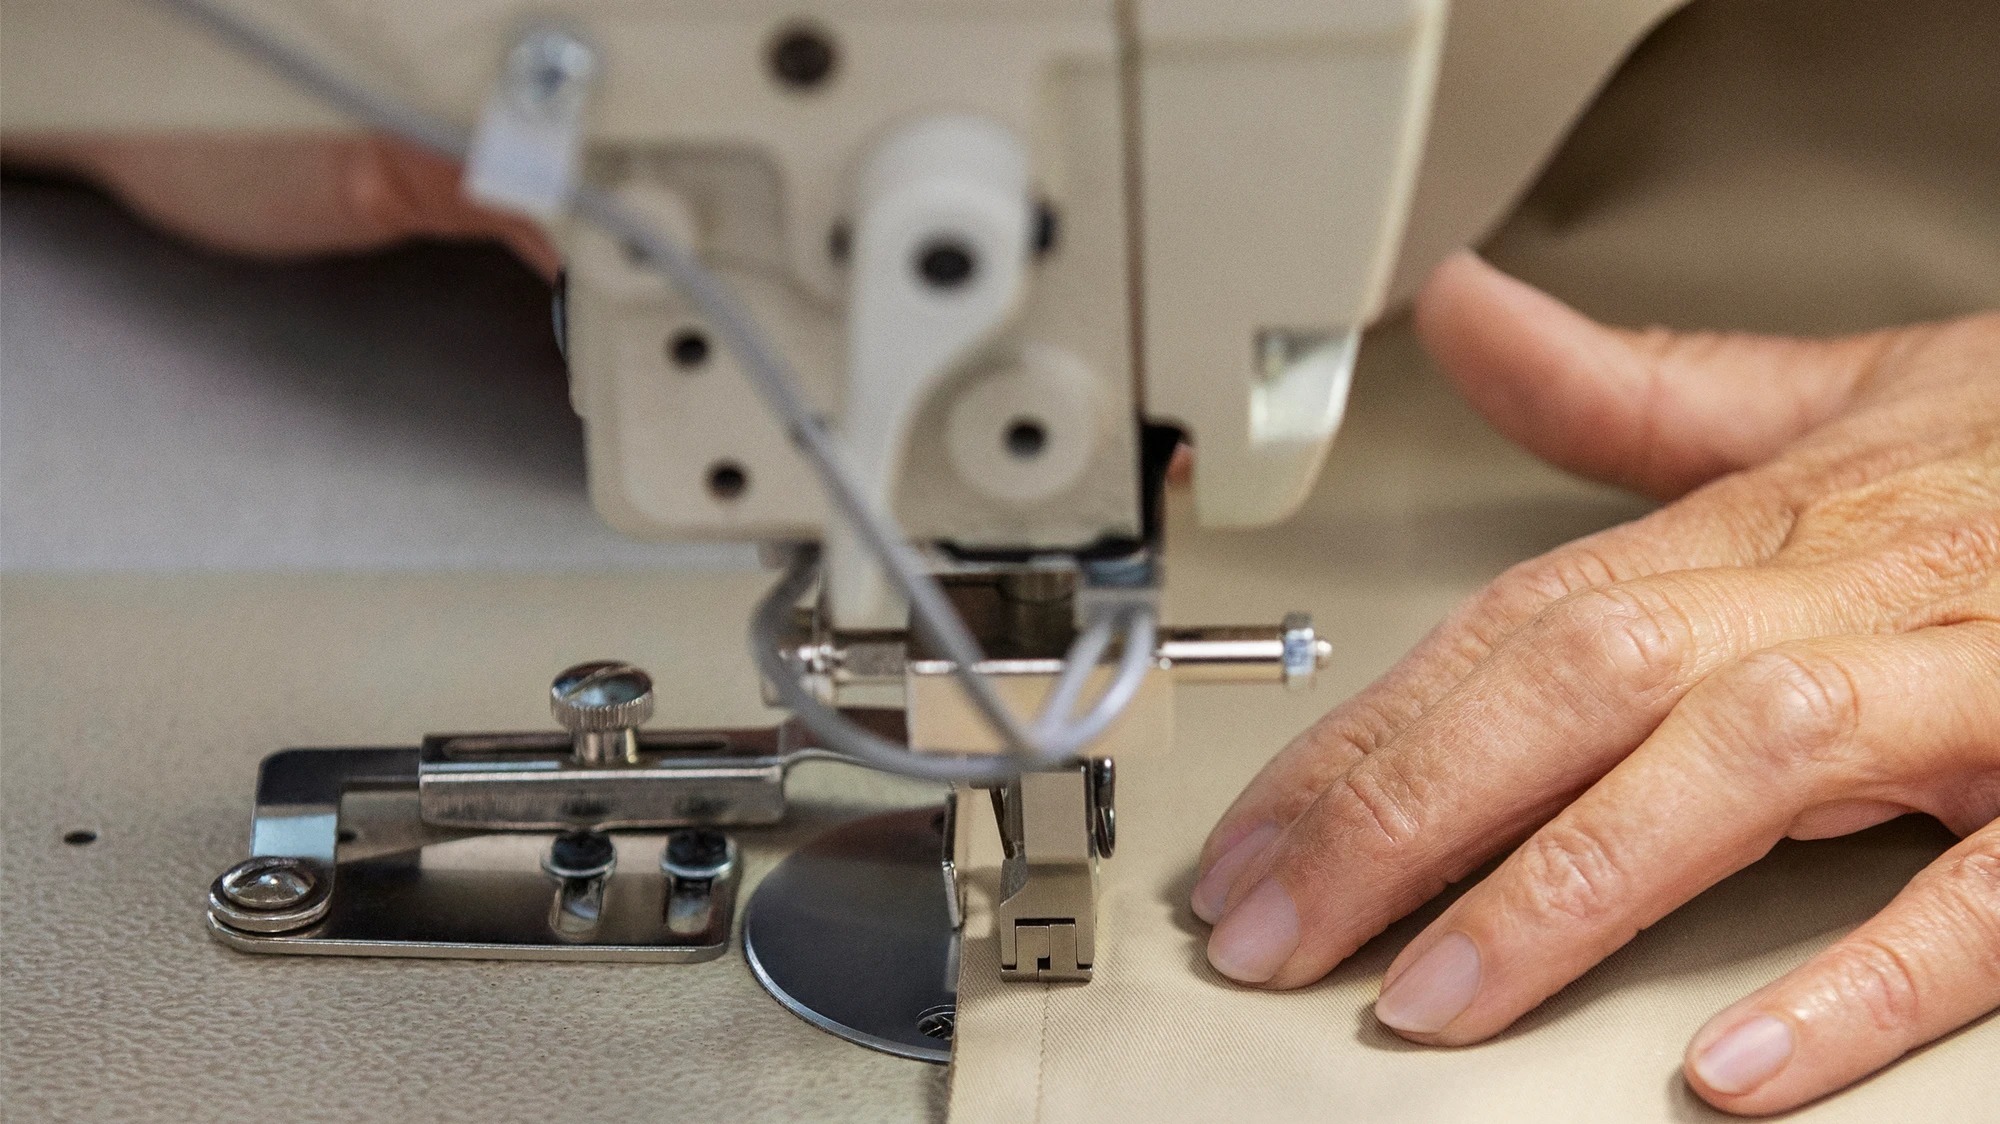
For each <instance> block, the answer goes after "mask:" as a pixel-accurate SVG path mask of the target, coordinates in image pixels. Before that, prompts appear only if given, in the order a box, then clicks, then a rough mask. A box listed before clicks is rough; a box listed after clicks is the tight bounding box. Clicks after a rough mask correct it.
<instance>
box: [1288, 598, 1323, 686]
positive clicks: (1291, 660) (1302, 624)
mask: <svg viewBox="0 0 2000 1124" xmlns="http://www.w3.org/2000/svg"><path fill="white" fill-rule="evenodd" d="M1280 627H1282V628H1283V629H1284V661H1285V665H1284V673H1285V686H1286V687H1290V688H1298V687H1310V686H1312V682H1313V678H1314V677H1315V676H1316V675H1317V674H1318V673H1319V669H1320V668H1322V667H1325V666H1326V664H1327V661H1328V660H1330V659H1332V658H1333V645H1332V644H1330V643H1328V642H1326V641H1325V640H1322V639H1320V637H1319V634H1318V633H1316V632H1314V631H1313V619H1312V615H1311V614H1309V613H1287V614H1285V623H1284V624H1283V625H1282V626H1280Z"/></svg>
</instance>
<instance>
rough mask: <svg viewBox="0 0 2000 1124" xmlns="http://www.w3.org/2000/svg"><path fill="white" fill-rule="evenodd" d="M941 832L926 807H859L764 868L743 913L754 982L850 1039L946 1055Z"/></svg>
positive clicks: (947, 932)
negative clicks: (852, 816)
mask: <svg viewBox="0 0 2000 1124" xmlns="http://www.w3.org/2000/svg"><path fill="white" fill-rule="evenodd" d="M943 830H944V815H943V813H942V812H941V811H939V810H938V809H936V808H920V809H916V810H913V811H905V812H891V813H887V814H884V815H879V816H870V817H868V818H866V819H861V820H855V821H853V822H852V823H848V824H844V825H842V826H840V827H838V828H835V829H833V830H832V831H829V832H827V833H826V834H825V835H822V836H820V837H819V838H818V839H815V840H814V841H813V842H811V843H809V844H807V845H806V846H804V847H802V848H800V849H799V850H797V851H795V852H793V853H792V854H791V855H790V856H789V857H788V858H786V859H785V861H784V862H782V863H780V864H779V865H778V866H777V868H776V869H774V870H772V871H771V872H770V873H769V874H767V875H765V877H764V880H763V881H762V882H761V883H759V884H758V887H757V890H756V892H755V893H754V894H752V895H751V897H750V904H749V906H748V907H747V908H746V909H745V910H744V915H743V953H744V956H745V957H746V958H747V959H748V960H749V961H750V970H751V971H752V972H753V973H755V974H756V976H757V980H758V982H759V983H762V984H763V985H764V988H765V990H767V991H769V992H770V993H771V994H772V995H773V996H775V997H776V998H777V1000H778V1002H780V1003H783V1004H784V1005H785V1006H786V1007H788V1008H790V1009H791V1011H792V1012H793V1013H794V1014H797V1015H798V1016H799V1017H800V1018H803V1019H805V1020H806V1021H807V1022H810V1023H812V1024H813V1025H815V1026H818V1027H820V1028H822V1029H824V1030H827V1031H831V1032H832V1033H834V1034H837V1035H839V1036H840V1037H842V1038H845V1039H847V1040H848V1041H850V1042H858V1043H860V1044H861V1045H864V1046H869V1047H872V1048H874V1049H877V1050H883V1051H886V1052H888V1053H891V1054H896V1055H899V1056H901V1057H906V1058H917V1059H920V1060H923V1061H931V1062H948V1061H950V1060H951V1030H952V1020H953V1016H954V1013H955V1011H956V1005H957V989H958V948H959V945H958V931H957V930H956V929H954V928H953V927H952V922H951V914H950V911H949V908H948V902H949V900H950V899H949V890H948V888H947V885H946V882H945V874H944V868H943V865H942V861H941V860H942V857H943V848H944V837H943Z"/></svg>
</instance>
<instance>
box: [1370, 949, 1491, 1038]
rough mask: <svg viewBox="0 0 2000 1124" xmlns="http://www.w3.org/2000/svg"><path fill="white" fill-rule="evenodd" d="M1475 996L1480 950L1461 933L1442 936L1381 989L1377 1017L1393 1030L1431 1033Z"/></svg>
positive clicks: (1460, 1011) (1458, 1013)
mask: <svg viewBox="0 0 2000 1124" xmlns="http://www.w3.org/2000/svg"><path fill="white" fill-rule="evenodd" d="M1478 994H1479V947H1478V946H1477V945H1475V944H1473V943H1472V938H1471V937H1468V936H1466V935H1465V934H1464V933H1446V934H1445V936H1444V938H1443V939H1442V940H1440V941H1438V943H1436V944H1434V945H1432V946H1431V950H1430V951H1429V952H1426V953H1424V954H1423V955H1422V956H1420V957H1418V958H1417V962H1416V963H1415V964H1412V965H1410V966H1409V967H1408V968H1405V969H1403V974H1402V975H1400V976H1397V977H1396V980H1395V982H1394V983H1392V984H1390V985H1389V986H1388V987H1386V988H1384V989H1383V991H1382V994H1381V996H1379V997H1378V998H1377V999H1376V1000H1375V1017H1376V1018H1378V1019H1380V1020H1381V1021H1382V1022H1383V1023H1384V1024H1386V1025H1387V1026H1390V1027H1392V1028H1394V1029H1396V1030H1401V1031H1407V1032H1408V1033H1411V1034H1431V1033H1434V1032H1436V1031H1440V1030H1443V1029H1444V1028H1445V1027H1446V1026H1448V1025H1449V1024H1450V1023H1451V1020H1453V1019H1455V1018H1457V1017H1458V1016H1459V1015H1460V1014H1462V1013H1464V1011H1465V1009H1466V1008H1467V1007H1470V1006H1472V998H1473V996H1475V995H1478Z"/></svg>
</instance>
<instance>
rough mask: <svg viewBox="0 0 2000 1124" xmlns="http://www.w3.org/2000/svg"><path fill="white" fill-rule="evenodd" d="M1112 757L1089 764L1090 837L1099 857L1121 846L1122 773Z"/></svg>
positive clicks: (1106, 855)
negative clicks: (1120, 782)
mask: <svg viewBox="0 0 2000 1124" xmlns="http://www.w3.org/2000/svg"><path fill="white" fill-rule="evenodd" d="M1117 768H1118V767H1117V765H1115V764H1114V763H1113V762H1112V760H1111V758H1109V757H1096V758H1092V759H1091V760H1090V761H1089V762H1088V763H1087V764H1086V765H1085V766H1084V769H1085V775H1086V776H1087V777H1089V779H1090V840H1091V844H1092V845H1093V846H1095V847H1096V848H1097V855H1098V857H1099V858H1104V859H1108V858H1110V857H1111V853H1112V852H1113V851H1115V850H1117V849H1118V803H1117V797H1118V773H1117Z"/></svg>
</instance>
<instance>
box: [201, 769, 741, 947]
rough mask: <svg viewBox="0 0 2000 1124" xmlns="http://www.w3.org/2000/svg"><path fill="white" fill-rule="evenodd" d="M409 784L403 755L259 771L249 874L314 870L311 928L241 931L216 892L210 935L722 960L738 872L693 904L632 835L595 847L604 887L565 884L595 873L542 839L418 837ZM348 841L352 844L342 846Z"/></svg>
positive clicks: (659, 840)
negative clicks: (259, 867) (607, 848)
mask: <svg viewBox="0 0 2000 1124" xmlns="http://www.w3.org/2000/svg"><path fill="white" fill-rule="evenodd" d="M417 769H418V753H417V751H416V750H410V749H402V750H397V749H314V750H300V749H292V750H285V751H282V752H280V753H275V754H272V755H271V756H270V757H267V758H265V760H264V765H263V768H262V770H261V771H260V772H259V774H258V782H257V809H256V815H255V818H254V820H253V825H252V836H251V850H252V852H253V856H254V857H253V860H252V861H253V862H259V861H265V860H269V861H272V862H275V863H278V864H282V865H281V866H280V867H279V868H280V869H294V868H293V867H292V866H291V865H290V864H299V865H300V867H302V868H303V869H308V870H311V871H312V872H313V875H314V878H315V879H316V880H317V881H316V883H315V886H316V893H317V894H319V895H321V896H320V897H318V898H317V903H318V904H317V906H316V907H314V908H316V909H317V911H318V916H317V917H316V918H314V919H311V920H307V921H304V922H301V923H300V924H299V925H298V926H296V927H288V928H287V929H286V930H285V931H282V932H278V931H273V930H272V929H271V928H270V927H269V926H270V925H271V924H275V920H274V919H273V918H271V917H270V916H269V915H262V916H261V920H263V921H264V922H265V923H266V928H264V929H262V930H259V929H256V928H246V927H245V926H244V925H243V924H242V919H243V918H244V917H245V916H246V915H247V913H246V911H244V910H243V908H242V907H241V906H239V905H237V904H236V903H234V902H232V901H230V900H229V897H228V891H227V889H226V888H225V887H224V880H223V879H218V880H217V883H216V887H215V888H214V890H212V891H211V897H210V903H209V932H210V934H211V935H212V936H214V937H215V938H216V939H217V940H219V941H222V942H223V943H225V944H227V945H230V946H231V947H233V948H237V949H239V950H242V951H244V952H257V953H277V954H287V955H314V956H411V957H441V958H455V959H531V960H623V961H669V962H689V961H698V960H711V959H714V958H715V957H717V956H720V955H722V953H723V952H724V951H726V950H727V948H728V945H729V927H730V917H731V911H732V910H733V908H734V902H735V896H736V887H737V883H738V880H739V875H738V864H735V863H731V864H729V865H728V867H727V868H726V869H725V870H724V871H723V872H722V873H721V874H719V875H718V876H717V877H715V878H714V879H712V880H709V881H708V882H706V883H704V884H702V886H701V888H700V893H699V895H698V896H690V895H691V893H692V891H693V889H694V887H692V886H690V885H685V884H681V883H677V882H675V881H674V880H673V879H670V878H668V877H665V876H663V875H662V874H661V873H660V871H659V868H658V865H657V862H656V857H657V856H658V855H659V854H660V853H661V851H662V849H663V848H664V847H665V846H666V845H667V837H666V835H665V834H663V833H659V832H634V833H621V834H618V835H615V836H611V835H599V836H597V838H599V839H603V840H606V841H608V842H609V843H610V844H611V845H612V848H613V851H614V853H613V855H612V857H611V860H610V865H609V866H607V867H606V869H605V871H604V872H603V873H599V874H595V875H594V876H592V877H583V878H579V877H565V876H563V875H567V874H582V873H587V872H588V871H589V870H590V869H592V867H591V865H590V864H586V863H582V862H581V861H580V860H579V861H578V862H577V863H576V865H566V863H567V860H570V859H579V857H578V856H575V855H570V856H566V858H565V859H564V860H557V858H556V856H555V852H556V846H555V836H553V835H552V834H550V833H546V832H519V833H494V832H477V833H475V832H464V831H454V830H451V829H446V828H439V827H436V826H433V825H426V824H425V823H423V822H422V820H421V818H420V817H419V815H418V808H419V797H418V794H417V791H416V789H417ZM343 832H346V833H348V834H350V835H351V836H352V837H353V839H354V841H353V842H351V843H342V842H341V839H342V837H343ZM336 852H339V861H338V862H336V861H335V859H336ZM545 862H547V863H550V864H551V865H553V866H555V867H556V868H558V869H559V870H560V871H561V872H562V873H561V874H557V873H554V872H552V871H551V870H549V869H547V868H546V867H545V865H544V864H545ZM241 869H242V868H241V867H239V868H233V869H232V871H231V873H236V872H237V870H241ZM224 878H225V879H227V878H228V875H225V876H224ZM235 882H237V883H243V884H244V885H245V886H246V889H247V888H248V887H249V886H251V885H252V884H254V885H255V886H256V887H257V889H256V891H255V892H256V893H258V894H263V893H277V892H279V890H280V888H281V887H282V885H286V884H288V883H285V882H284V881H283V880H275V881H269V882H254V880H253V879H249V878H246V877H242V876H239V877H238V878H237V879H236V880H235ZM307 900H308V902H311V901H313V900H315V899H313V898H311V897H309V898H308V899H307ZM302 908H303V907H302ZM259 919H260V917H257V916H253V917H251V921H252V924H253V925H254V924H256V923H257V921H258V920H259ZM287 920H288V921H289V920H291V919H289V918H288V919H287Z"/></svg>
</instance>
